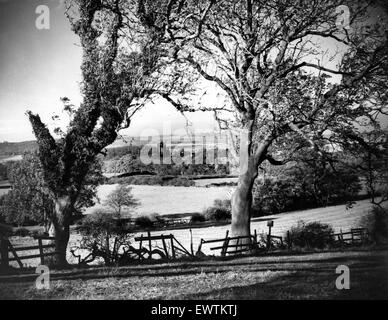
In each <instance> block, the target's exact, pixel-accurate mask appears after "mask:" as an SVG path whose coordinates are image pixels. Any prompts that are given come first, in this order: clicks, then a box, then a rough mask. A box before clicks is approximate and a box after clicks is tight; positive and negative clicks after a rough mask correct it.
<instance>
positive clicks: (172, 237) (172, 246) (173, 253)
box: [170, 234, 175, 259]
mask: <svg viewBox="0 0 388 320" xmlns="http://www.w3.org/2000/svg"><path fill="white" fill-rule="evenodd" d="M170 241H171V250H172V252H171V253H172V258H173V259H175V247H174V236H173V235H172V234H170Z"/></svg>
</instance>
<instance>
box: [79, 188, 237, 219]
mask: <svg viewBox="0 0 388 320" xmlns="http://www.w3.org/2000/svg"><path fill="white" fill-rule="evenodd" d="M116 186H117V185H115V184H113V185H102V186H100V187H98V197H99V199H100V201H101V204H97V205H96V206H94V207H92V208H88V209H87V210H86V212H85V213H86V214H88V213H90V212H92V211H93V210H95V209H97V208H101V206H102V204H103V202H104V199H106V197H107V195H108V194H109V193H110V192H112V190H114V188H116ZM230 190H231V188H230V187H212V188H204V187H172V186H144V185H134V186H132V194H133V195H134V197H135V198H137V199H139V200H140V202H141V205H140V206H139V207H138V208H136V209H135V211H134V214H139V215H140V214H154V213H157V214H160V215H166V214H181V213H193V212H202V211H203V210H204V209H205V208H207V207H209V206H211V205H212V204H213V202H214V200H215V199H228V197H230Z"/></svg>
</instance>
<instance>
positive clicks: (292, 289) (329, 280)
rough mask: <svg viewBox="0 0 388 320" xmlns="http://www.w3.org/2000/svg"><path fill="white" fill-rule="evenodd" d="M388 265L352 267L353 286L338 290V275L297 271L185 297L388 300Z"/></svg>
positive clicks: (351, 282) (184, 297) (351, 283)
mask: <svg viewBox="0 0 388 320" xmlns="http://www.w3.org/2000/svg"><path fill="white" fill-rule="evenodd" d="M386 267H387V266H384V267H380V268H374V269H368V270H362V269H357V268H351V269H350V289H349V290H338V289H337V288H336V287H335V281H336V278H337V277H338V274H335V272H334V270H333V271H332V272H323V273H316V272H313V271H311V270H309V271H303V272H302V271H297V272H296V273H293V274H291V275H285V276H280V277H279V278H276V279H274V280H271V281H269V282H265V283H257V284H253V285H249V286H241V287H233V288H229V289H226V290H225V289H223V290H214V291H211V292H207V293H202V294H194V295H185V296H183V297H181V298H182V299H192V300H193V299H206V300H207V299H209V300H211V299H236V300H261V299H266V300H285V299H288V300H290V299H291V300H296V299H335V300H351V299H356V300H357V299H370V300H372V299H373V300H374V299H384V300H387V299H388V275H387V272H386V270H387V268H386Z"/></svg>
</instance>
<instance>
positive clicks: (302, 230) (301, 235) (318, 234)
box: [289, 221, 334, 249]
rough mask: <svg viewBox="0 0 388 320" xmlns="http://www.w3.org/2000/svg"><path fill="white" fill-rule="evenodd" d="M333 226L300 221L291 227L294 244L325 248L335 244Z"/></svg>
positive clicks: (290, 233) (301, 246)
mask: <svg viewBox="0 0 388 320" xmlns="http://www.w3.org/2000/svg"><path fill="white" fill-rule="evenodd" d="M333 233H334V232H333V228H332V227H331V226H330V225H328V224H325V223H320V222H310V223H305V222H304V221H299V222H298V224H297V225H296V226H293V227H291V229H290V230H289V235H290V238H291V241H292V245H293V246H297V247H300V248H317V249H323V248H325V247H330V246H332V245H333V244H334V239H333V237H332V234H333Z"/></svg>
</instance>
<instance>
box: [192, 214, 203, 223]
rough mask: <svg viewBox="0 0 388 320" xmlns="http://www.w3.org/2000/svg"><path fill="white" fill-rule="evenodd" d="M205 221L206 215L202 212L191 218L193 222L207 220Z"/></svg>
mask: <svg viewBox="0 0 388 320" xmlns="http://www.w3.org/2000/svg"><path fill="white" fill-rule="evenodd" d="M205 221H206V217H205V216H204V215H203V214H201V213H194V214H193V215H192V216H191V219H190V222H191V223H198V222H205Z"/></svg>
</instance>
